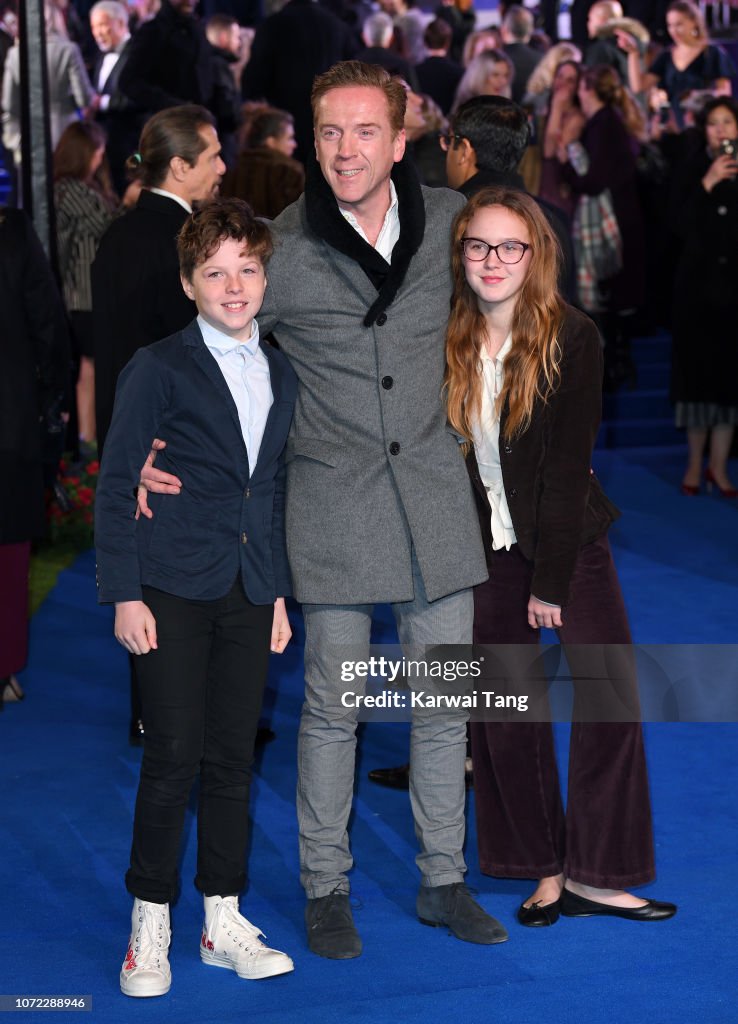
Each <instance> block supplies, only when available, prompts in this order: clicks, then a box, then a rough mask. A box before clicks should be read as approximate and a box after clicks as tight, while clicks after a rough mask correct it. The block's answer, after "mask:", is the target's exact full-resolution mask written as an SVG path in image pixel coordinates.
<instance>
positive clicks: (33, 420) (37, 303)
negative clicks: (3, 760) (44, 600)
mask: <svg viewBox="0 0 738 1024" xmlns="http://www.w3.org/2000/svg"><path fill="white" fill-rule="evenodd" d="M0 309H2V315H3V329H2V331H0V362H1V363H2V373H0V607H2V615H0V710H2V705H3V699H5V700H20V699H22V697H23V691H22V689H21V687H20V684H19V683H18V681H17V679H16V678H15V673H16V672H19V671H20V670H21V669H22V668H23V667H24V665H25V663H26V657H27V654H28V567H29V562H30V554H31V541H32V540H34V539H36V538H38V537H41V536H42V535H43V532H44V463H45V462H46V463H47V466H48V472H47V477H49V478H53V477H54V476H55V475H56V472H55V471H56V467H57V465H58V461H59V457H60V456H61V438H62V437H63V425H62V419H61V414H62V411H63V409H64V407H65V404H66V400H67V397H68V393H69V383H70V381H69V370H70V350H69V338H68V335H67V328H66V321H65V317H64V306H63V304H62V300H61V297H60V295H59V292H58V290H57V287H56V284H55V283H54V278H53V276H52V273H51V268H50V267H49V263H48V260H47V259H46V256H45V255H44V251H43V249H42V248H41V243H40V242H39V240H38V238H37V236H36V233H35V232H34V230H33V227H32V225H31V222H30V220H29V219H28V216H27V214H26V213H24V211H23V210H13V209H9V208H0ZM55 438H56V439H58V442H59V443H58V445H57V446H56V448H55V450H54V447H53V445H51V444H50V442H52V441H53V440H54V439H55Z"/></svg>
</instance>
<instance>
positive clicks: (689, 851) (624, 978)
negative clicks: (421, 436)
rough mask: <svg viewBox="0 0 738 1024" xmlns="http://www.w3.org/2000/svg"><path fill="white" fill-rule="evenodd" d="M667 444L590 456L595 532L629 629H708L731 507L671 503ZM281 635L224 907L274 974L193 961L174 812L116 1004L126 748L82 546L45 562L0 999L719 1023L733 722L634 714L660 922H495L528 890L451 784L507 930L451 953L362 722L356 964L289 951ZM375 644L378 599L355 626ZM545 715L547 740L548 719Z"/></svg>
mask: <svg viewBox="0 0 738 1024" xmlns="http://www.w3.org/2000/svg"><path fill="white" fill-rule="evenodd" d="M682 458H683V456H682V453H673V454H672V453H670V452H668V451H663V452H659V451H648V450H644V449H641V450H639V451H637V452H630V453H628V454H627V455H624V454H613V453H610V452H598V453H597V468H598V470H599V472H600V475H601V477H602V479H603V482H604V484H605V487H606V489H607V490H608V491H609V493H610V494H611V495H612V497H613V498H614V499H615V501H616V502H617V503H618V504H619V505H620V507H621V508H622V509H623V511H624V516H623V518H622V520H620V522H619V523H618V524H616V526H615V527H614V529H613V531H612V540H613V545H614V547H615V552H616V558H617V562H618V565H619V568H620V571H621V576H622V581H623V586H624V589H625V593H626V600H627V604H628V608H629V611H630V615H631V618H632V623H633V628H634V634H635V639H636V640H637V641H639V642H644V643H645V642H653V643H669V642H685V641H690V642H721V643H730V642H733V641H734V640H735V636H736V626H735V616H736V608H737V607H738V572H737V571H736V566H737V565H738V530H737V527H738V508H736V507H735V503H734V504H733V505H731V504H730V503H729V502H726V501H721V500H718V499H712V498H708V497H706V496H703V497H700V498H695V499H687V498H682V497H681V496H679V495H678V493H677V488H676V484H677V483H678V480H679V476H680V472H681V467H682ZM300 626H301V624H300V621H299V617H296V618H295V627H296V630H295V631H296V643H295V644H294V645H293V646H292V647H291V649H290V651H289V653H288V654H286V655H284V656H283V658H282V659H275V664H274V666H273V668H274V672H273V679H272V683H271V686H270V692H269V697H268V701H269V704H270V705H271V719H272V723H273V725H274V728H275V729H276V732H277V739H276V741H275V742H273V743H272V744H270V745H269V746H268V747H267V748H265V750H264V751H263V754H262V755H261V758H260V761H259V763H258V766H257V774H256V779H255V784H254V794H253V805H252V810H253V819H254V829H253V839H252V849H251V855H250V874H251V883H250V887H249V890H248V893H247V894H246V896H245V898H244V900H243V908H244V911H245V913H246V915H247V916H248V917H249V918H251V919H252V920H254V921H255V922H257V923H258V924H259V925H260V926H261V927H262V928H263V929H264V931H265V932H266V934H267V936H268V940H269V942H270V944H271V945H273V946H276V947H278V948H281V949H284V950H286V951H287V952H289V953H290V954H291V956H292V957H293V958H294V960H295V972H294V974H291V975H286V976H283V977H280V978H275V979H272V980H267V981H260V982H247V981H240V980H239V979H238V978H237V977H236V976H235V975H234V974H232V973H231V972H227V971H222V970H218V971H215V970H212V969H210V968H207V967H204V966H202V965H201V963H200V960H199V955H198V940H199V934H200V924H201V901H200V898H199V896H198V894H197V893H196V892H195V891H194V888H193V886H192V881H191V880H192V877H193V875H194V870H195V867H194V845H195V842H194V840H195V830H194V827H193V821H192V818H191V817H190V818H189V820H188V826H187V836H186V844H185V849H184V853H183V863H182V880H183V881H182V893H181V898H180V900H179V902H178V904H177V906H176V907H175V909H174V913H173V922H174V935H173V943H172V969H173V978H174V981H173V986H172V990H171V993H170V994H169V995H168V996H166V997H163V998H161V999H154V1000H130V999H126V998H125V997H124V996H122V995H121V994H120V992H119V989H118V971H119V967H120V962H121V960H122V957H123V954H124V953H125V948H126V941H127V935H128V927H129V921H130V901H129V898H128V896H127V894H126V892H125V890H124V887H123V872H124V869H125V866H126V863H127V856H128V848H129V841H130V823H131V815H132V810H133V802H134V795H135V789H136V782H137V773H138V765H139V759H140V752H138V751H135V750H131V749H129V747H128V745H127V724H128V722H127V720H128V707H127V682H126V671H127V669H126V659H125V655H124V652H123V650H122V649H121V648H120V647H118V645H117V644H116V643H115V642H114V640H113V638H112V632H111V613H110V610H109V609H105V608H99V607H97V606H96V604H95V593H94V556H93V554H92V553H91V552H90V553H89V554H86V555H84V556H82V557H80V558H79V559H78V561H77V562H76V564H75V565H74V566H73V567H72V568H71V569H69V570H68V571H67V572H65V573H64V574H63V575H62V576H61V578H60V580H59V584H58V586H57V588H56V590H55V591H54V592H53V593H52V595H51V596H50V597H49V599H48V600H47V601H46V602H45V604H44V605H43V607H42V608H41V610H40V611H39V613H38V614H37V615H36V617H35V619H34V621H33V625H32V651H31V659H30V664H29V667H28V670H27V671H26V673H25V674H24V676H23V683H24V685H25V687H26V691H27V695H28V696H27V700H26V702H25V703H24V704H23V705H18V706H11V707H8V708H7V709H6V711H5V713H4V714H3V715H2V716H1V717H0V758H1V761H0V765H1V767H2V783H3V795H2V804H1V806H2V812H1V818H0V843H1V847H0V848H1V849H2V865H3V867H2V870H3V901H2V907H3V913H2V939H3V942H2V947H3V956H2V961H1V963H0V994H11V993H18V994H26V995H28V994H32V995H51V994H64V995H70V994H74V993H79V994H91V995H92V999H93V1009H92V1012H91V1014H90V1015H89V1016H88V1017H86V1018H83V1019H88V1020H95V1021H101V1022H106V1024H107V1022H119V1021H120V1022H126V1024H127V1022H130V1021H133V1020H135V1021H141V1022H151V1021H156V1022H159V1021H162V1020H164V1019H166V1020H167V1021H168V1022H171V1024H190V1022H193V1021H203V1022H211V1021H212V1022H219V1024H231V1022H234V1024H235V1022H239V1024H241V1022H243V1021H246V1020H248V1021H253V1022H257V1021H258V1022H259V1024H286V1022H292V1021H299V1022H305V1024H313V1022H315V1024H332V1022H334V1021H335V1022H339V1021H340V1022H341V1024H346V1022H359V1024H390V1022H395V1021H403V1022H406V1024H415V1022H418V1024H446V1022H448V1021H458V1022H459V1024H473V1022H481V1021H484V1022H486V1021H495V1022H497V1021H499V1022H508V1021H509V1022H514V1024H528V1022H531V1024H533V1022H535V1024H540V1022H542V1021H546V1022H550V1024H561V1022H569V1021H574V1020H577V1021H578V1020H586V1021H587V1022H588V1024H605V1022H608V1024H611V1022H613V1021H616V1022H621V1021H627V1022H633V1024H641V1022H648V1024H662V1022H663V1024H675V1022H677V1021H682V1020H693V1019H699V1020H700V1021H701V1022H725V1024H727V1022H734V1021H735V1019H736V1011H735V986H736V978H737V977H738V963H737V961H738V952H737V949H738V946H737V944H736V941H735V921H734V920H733V917H732V913H733V909H732V908H733V904H734V899H733V892H734V878H735V866H736V859H737V858H736V854H737V853H738V826H737V823H736V780H737V779H738V772H737V771H736V769H737V768H738V743H736V740H738V726H736V725H670V724H664V725H649V726H647V742H648V752H649V758H650V768H651V783H652V793H653V805H654V818H655V829H656V842H657V859H658V871H659V877H658V882H657V883H655V884H654V885H653V886H652V887H650V889H649V893H653V894H655V895H657V896H659V897H662V898H664V899H673V900H675V901H677V902H678V903H679V904H680V911H679V914H678V915H677V917H676V918H675V919H674V920H672V921H670V922H665V923H661V924H641V923H632V922H625V921H617V920H608V919H584V920H567V919H562V920H561V921H560V922H559V923H558V924H557V925H556V926H555V927H554V928H551V929H542V930H540V931H539V930H532V929H525V928H521V927H519V926H518V925H517V924H516V922H515V920H514V912H515V909H516V907H517V905H518V904H519V902H520V901H521V899H522V898H523V897H524V896H525V895H526V894H527V892H528V891H529V886H528V885H527V884H525V883H523V882H517V881H516V882H509V881H501V880H495V879H491V878H487V877H484V876H482V875H481V874H480V873H479V870H478V865H477V857H476V849H475V834H474V807H473V796H471V797H470V801H469V804H470V805H469V831H468V840H467V858H468V863H469V869H470V870H469V876H468V881H469V883H470V884H471V885H472V886H474V887H475V888H477V889H478V890H479V893H480V897H479V898H480V900H481V902H482V903H483V904H484V905H485V906H486V907H487V908H488V909H490V910H491V911H492V912H493V913H495V914H496V915H497V916H499V917H500V918H501V919H502V920H503V922H505V924H506V925H507V926H508V928H509V930H510V941H509V942H508V943H506V944H504V945H501V946H495V947H478V946H470V945H466V944H464V943H461V942H459V941H457V940H455V939H453V938H451V937H450V936H448V935H447V934H446V933H445V932H444V931H442V930H440V929H430V928H425V927H423V926H422V925H420V924H419V923H418V922H417V920H416V919H415V916H414V900H415V892H416V886H417V882H418V876H417V871H416V868H415V865H414V862H413V858H414V855H415V850H416V846H415V839H414V835H413V828H412V821H411V816H410V813H409V807H408V800H407V795H406V794H404V793H401V792H391V791H387V790H383V789H380V788H377V787H375V786H372V785H371V784H370V783H368V782H367V780H366V771H367V770H368V769H369V768H370V767H375V766H385V765H391V764H395V763H398V762H402V761H404V760H405V759H406V751H407V727H406V726H404V725H388V724H385V725H381V724H374V725H371V726H367V727H365V728H364V729H363V735H362V743H361V754H360V764H359V771H358V774H357V800H356V809H355V813H354V817H353V823H352V838H353V849H354V854H355V857H356V861H357V867H356V869H355V870H354V873H353V876H352V884H353V893H354V902H355V906H356V910H355V914H356V921H357V924H358V927H359V929H360V931H361V933H362V936H363V939H364V955H363V956H362V957H360V958H359V959H357V960H354V961H347V962H331V961H325V960H321V959H319V958H317V957H314V956H312V955H311V954H309V953H308V951H307V949H306V945H305V940H304V933H303V927H302V914H303V896H302V891H301V888H300V885H299V879H298V866H297V855H296V825H295V813H294V790H295V737H296V729H297V717H298V712H299V708H300V703H301V687H302V677H301V673H300V660H301V628H300ZM392 638H393V629H392V624H391V619H390V617H389V615H388V613H387V609H382V610H381V614H380V616H379V620H378V623H377V639H381V640H384V641H390V640H391V639H392ZM557 728H558V730H559V732H560V733H561V739H562V747H565V741H566V729H565V728H563V727H557ZM647 894H648V893H647ZM22 1019H29V1020H37V1019H41V1014H40V1013H25V1014H23V1017H22Z"/></svg>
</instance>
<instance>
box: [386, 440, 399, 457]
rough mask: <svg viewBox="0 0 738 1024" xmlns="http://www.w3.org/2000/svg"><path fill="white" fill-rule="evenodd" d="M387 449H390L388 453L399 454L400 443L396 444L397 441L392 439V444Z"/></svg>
mask: <svg viewBox="0 0 738 1024" xmlns="http://www.w3.org/2000/svg"><path fill="white" fill-rule="evenodd" d="M389 450H390V455H399V454H400V445H399V444H398V442H397V441H393V442H392V444H391V445H390V447H389Z"/></svg>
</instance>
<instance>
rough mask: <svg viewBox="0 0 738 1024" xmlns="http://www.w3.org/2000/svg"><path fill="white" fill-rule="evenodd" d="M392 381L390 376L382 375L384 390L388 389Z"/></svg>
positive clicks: (390, 387)
mask: <svg viewBox="0 0 738 1024" xmlns="http://www.w3.org/2000/svg"><path fill="white" fill-rule="evenodd" d="M394 383H395V382H394V380H393V379H392V378H391V377H382V387H383V388H384V390H385V391H390V390H391V389H392V385H393V384H394Z"/></svg>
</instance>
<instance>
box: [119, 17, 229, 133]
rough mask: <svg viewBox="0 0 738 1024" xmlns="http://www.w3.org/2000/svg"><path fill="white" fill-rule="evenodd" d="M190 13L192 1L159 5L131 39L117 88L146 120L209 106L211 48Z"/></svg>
mask: <svg viewBox="0 0 738 1024" xmlns="http://www.w3.org/2000/svg"><path fill="white" fill-rule="evenodd" d="M194 8H195V0H162V5H161V10H160V11H159V13H158V14H157V15H156V17H155V18H152V19H151V21H147V22H146V23H145V24H144V25H142V26H141V28H140V29H139V30H138V32H136V35H135V36H134V37H133V40H132V42H131V50H130V54H129V56H128V61H127V62H126V65H125V67H124V68H123V71H122V73H121V76H120V83H119V85H120V89H121V91H122V92H123V93H125V95H126V96H128V98H129V99H130V100H132V101H133V102H134V103H135V104H137V105H138V106H139V107H140V108H142V109H143V110H145V111H146V112H147V113H149V114H153V113H155V112H156V111H157V110H164V109H165V108H166V107H174V106H177V105H178V104H181V103H199V104H201V105H202V106H205V107H209V106H210V102H211V98H212V94H213V68H212V60H211V56H210V45H209V44H208V41H207V39H206V38H205V32H204V31H203V28H202V26H201V25H200V23H199V21H198V20H197V19H196V18H195V16H194Z"/></svg>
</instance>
